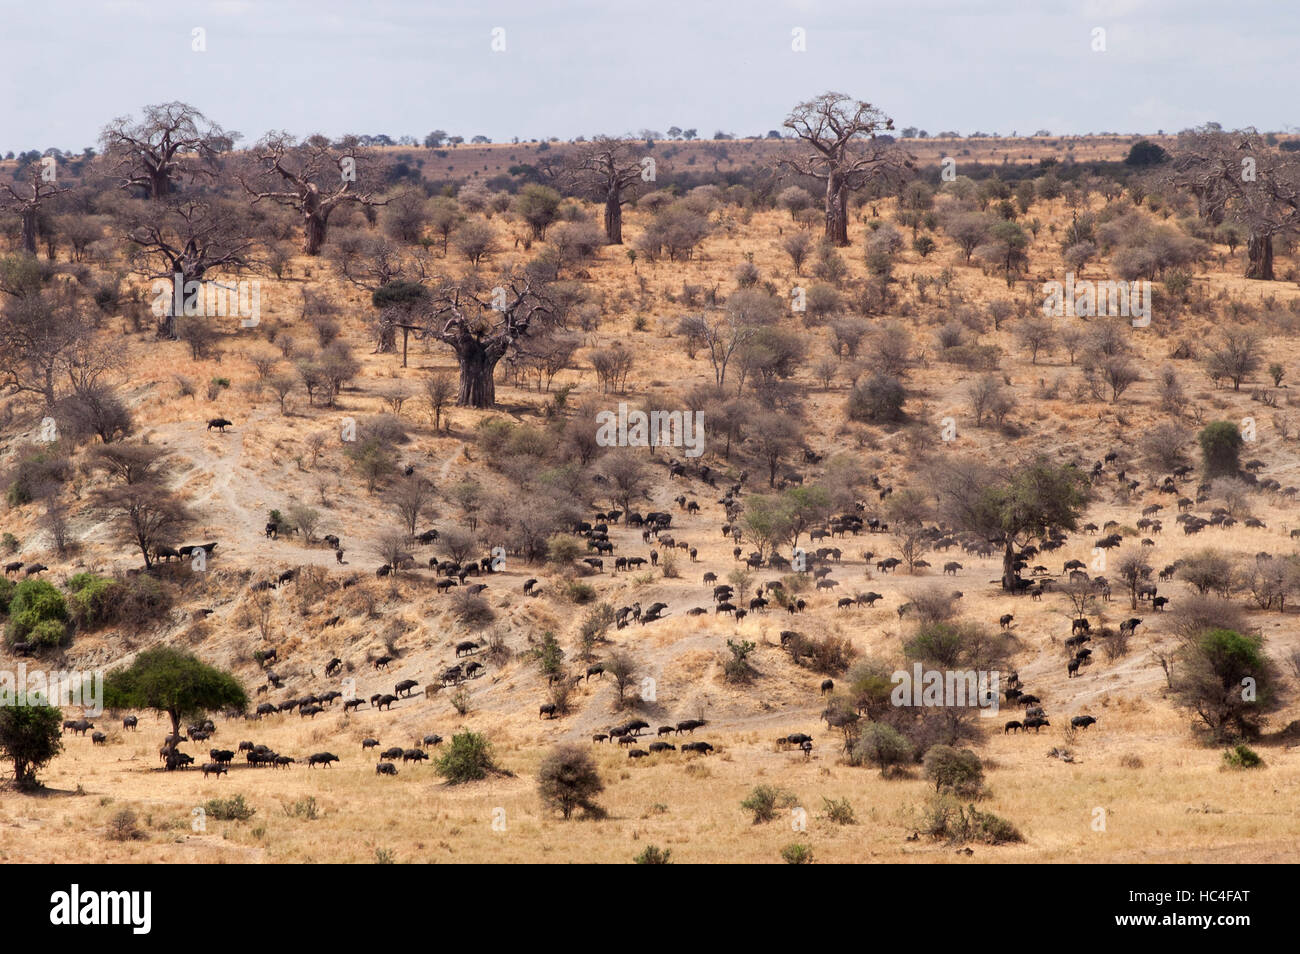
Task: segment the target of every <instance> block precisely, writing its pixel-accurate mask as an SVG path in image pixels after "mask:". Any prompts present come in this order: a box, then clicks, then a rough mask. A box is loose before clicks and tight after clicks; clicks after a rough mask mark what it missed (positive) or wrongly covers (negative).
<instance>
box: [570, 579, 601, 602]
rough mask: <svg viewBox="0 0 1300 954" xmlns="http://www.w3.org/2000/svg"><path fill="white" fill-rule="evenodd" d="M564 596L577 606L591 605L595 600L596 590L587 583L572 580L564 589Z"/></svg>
mask: <svg viewBox="0 0 1300 954" xmlns="http://www.w3.org/2000/svg"><path fill="white" fill-rule="evenodd" d="M565 595H567V596H568V597H569V599H570V600H572V601H573V602H575V603H577V604H578V605H579V606H581V605H584V604H586V603H591V602H593V601H594V600H595V599H596V589H595V587H593V586H592V585H591V584H589V583H582V582H580V581H578V580H574V581H572V582H570V583H569V585H568V586H567V587H565Z"/></svg>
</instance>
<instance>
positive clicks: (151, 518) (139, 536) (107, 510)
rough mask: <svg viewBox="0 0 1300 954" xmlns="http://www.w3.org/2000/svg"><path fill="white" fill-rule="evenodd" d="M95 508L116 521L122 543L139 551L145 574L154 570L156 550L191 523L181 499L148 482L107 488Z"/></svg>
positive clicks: (100, 492)
mask: <svg viewBox="0 0 1300 954" xmlns="http://www.w3.org/2000/svg"><path fill="white" fill-rule="evenodd" d="M94 504H95V506H96V508H97V509H99V510H101V511H103V512H104V514H105V515H106V516H108V517H109V518H110V519H111V520H112V521H113V525H114V529H115V531H116V533H117V536H118V538H119V539H120V540H121V541H122V542H123V543H130V544H134V545H135V546H137V547H139V548H140V554H141V556H143V557H144V566H145V569H146V570H147V569H149V568H150V567H152V566H153V554H154V553H155V551H156V550H157V548H158V547H159V546H161V545H164V544H170V543H171V542H172V541H173V540H175V539H176V538H177V537H178V536H179V535H180V533H181V532H182V531H183V530H184V529H185V528H186V527H187V526H189V524H190V522H191V520H192V517H191V514H190V512H189V510H188V509H187V508H186V506H185V504H184V503H182V502H181V500H180V498H178V497H177V496H176V495H175V494H173V493H172V492H171V491H170V490H168V489H167V488H166V487H164V486H162V485H161V484H160V483H158V482H156V481H155V480H151V479H147V478H146V479H143V480H137V481H135V482H134V483H129V484H121V485H120V486H116V487H106V488H104V489H102V490H100V491H98V492H96V494H95V496H94Z"/></svg>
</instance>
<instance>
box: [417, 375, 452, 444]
mask: <svg viewBox="0 0 1300 954" xmlns="http://www.w3.org/2000/svg"><path fill="white" fill-rule="evenodd" d="M455 394H456V382H455V381H453V380H452V377H451V375H449V374H443V373H441V372H437V373H434V374H431V375H429V376H428V377H426V378H425V379H424V398H425V400H426V401H428V402H429V411H430V412H431V413H432V414H433V429H434V430H435V431H436V430H438V429H439V428H441V427H442V412H443V410H444V409H445V408H446V407H447V405H448V404H450V403H451V400H452V398H453V397H454V396H455Z"/></svg>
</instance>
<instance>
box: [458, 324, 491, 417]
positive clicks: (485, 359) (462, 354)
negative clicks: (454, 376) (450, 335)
mask: <svg viewBox="0 0 1300 954" xmlns="http://www.w3.org/2000/svg"><path fill="white" fill-rule="evenodd" d="M456 360H457V361H458V362H459V363H460V393H459V394H458V395H457V397H456V403H457V404H458V405H460V406H461V407H479V408H488V407H492V406H493V405H494V404H496V399H497V390H496V382H495V381H493V379H492V374H493V372H494V371H496V366H497V362H498V361H500V360H501V359H500V358H499V357H493V356H492V355H491V354H489V353H488V350H487V349H486V348H485V347H483V345H482V344H481V343H479V342H478V341H473V340H471V341H470V342H469V343H468V344H462V345H459V346H457V348H456Z"/></svg>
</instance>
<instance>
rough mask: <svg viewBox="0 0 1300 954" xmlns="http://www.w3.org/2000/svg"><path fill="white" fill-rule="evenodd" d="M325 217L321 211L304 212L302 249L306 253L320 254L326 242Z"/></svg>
mask: <svg viewBox="0 0 1300 954" xmlns="http://www.w3.org/2000/svg"><path fill="white" fill-rule="evenodd" d="M325 229H326V221H325V217H324V216H323V215H321V214H320V212H319V211H316V210H314V209H313V210H309V211H306V212H304V213H303V226H302V236H303V237H302V251H303V254H304V255H319V254H320V250H321V246H322V245H324V244H325Z"/></svg>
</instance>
